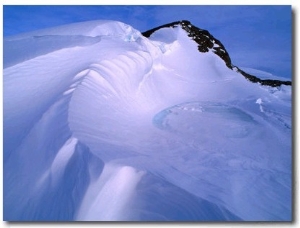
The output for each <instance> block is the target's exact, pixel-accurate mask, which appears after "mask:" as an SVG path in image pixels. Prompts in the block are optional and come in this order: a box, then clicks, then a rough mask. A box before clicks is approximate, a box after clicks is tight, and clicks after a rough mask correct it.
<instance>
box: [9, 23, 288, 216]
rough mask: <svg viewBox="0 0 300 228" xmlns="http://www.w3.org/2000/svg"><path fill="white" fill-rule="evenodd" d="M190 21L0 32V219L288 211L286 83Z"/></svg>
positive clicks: (71, 26)
mask: <svg viewBox="0 0 300 228" xmlns="http://www.w3.org/2000/svg"><path fill="white" fill-rule="evenodd" d="M189 27H191V26H189V25H186V26H185V27H184V26H182V24H180V23H179V24H172V26H165V27H161V28H158V29H155V30H154V31H151V32H150V33H148V37H145V36H144V35H145V34H144V35H143V34H142V33H141V32H139V31H137V30H135V29H134V28H132V27H131V26H129V25H126V24H124V23H121V22H116V21H91V22H84V23H77V24H71V25H66V26H62V27H57V28H52V29H47V30H41V31H36V32H32V33H27V34H21V35H18V36H14V37H8V38H6V39H4V68H5V69H4V79H3V88H4V220H6V221H73V220H77V221H239V220H244V221H290V220H291V217H292V211H291V210H292V207H291V203H292V199H291V197H292V194H291V190H292V181H291V178H292V169H291V166H292V161H291V157H292V143H291V138H292V137H291V86H290V85H289V84H287V85H285V84H282V85H280V86H268V85H263V83H253V82H251V81H249V80H247V79H246V78H245V77H244V76H243V75H242V74H241V71H239V68H237V67H235V66H233V65H228V62H227V63H226V62H225V61H224V59H223V58H222V56H221V54H220V53H223V52H224V53H225V52H226V50H225V48H224V47H223V46H221V45H220V42H219V41H218V42H217V41H211V42H212V43H213V46H211V45H210V44H209V45H210V47H209V48H207V49H205V52H201V51H199V50H200V49H199V45H200V44H199V43H197V42H195V41H196V40H197V39H196V38H197V37H196V35H197V34H198V33H195V34H194V36H192V37H191V33H188V31H187V28H189ZM193 29H194V30H195V27H194V26H193ZM199 31H202V30H199ZM203 34H204V35H205V34H206V35H207V33H203ZM203 34H202V35H203ZM198 35H199V34H198ZM204 35H203V36H204ZM207 36H208V35H207ZM216 50H218V53H219V54H218V53H216V52H217V51H216ZM222 50H223V52H222ZM253 72H255V70H253ZM265 75H266V74H265ZM269 79H270V80H272V78H269ZM277 79H278V78H276V80H277Z"/></svg>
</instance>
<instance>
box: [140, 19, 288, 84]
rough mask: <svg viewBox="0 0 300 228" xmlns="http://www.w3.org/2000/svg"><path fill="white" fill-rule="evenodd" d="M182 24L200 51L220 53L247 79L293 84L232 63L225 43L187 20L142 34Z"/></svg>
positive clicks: (264, 82)
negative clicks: (246, 70)
mask: <svg viewBox="0 0 300 228" xmlns="http://www.w3.org/2000/svg"><path fill="white" fill-rule="evenodd" d="M177 26H181V27H182V29H184V30H185V31H186V32H187V35H188V36H189V37H191V38H192V40H194V41H195V42H196V43H197V44H198V50H199V51H200V52H208V51H209V50H212V51H213V52H214V53H215V54H216V55H218V56H219V57H220V58H221V59H223V60H224V62H225V64H226V66H227V67H228V68H230V69H233V68H236V69H237V72H239V73H240V74H241V75H243V76H244V77H245V78H246V79H248V80H249V81H251V82H253V83H260V84H261V85H267V86H272V87H277V86H281V85H292V82H291V81H280V80H273V79H260V78H258V77H256V76H254V75H251V74H248V73H246V72H244V71H242V70H241V69H239V68H238V67H236V66H234V65H233V64H232V63H231V59H230V56H229V54H228V52H227V51H226V49H225V47H224V45H223V44H222V43H221V42H220V41H219V40H217V39H216V38H215V37H213V36H212V35H211V34H210V33H209V32H208V31H207V30H204V29H200V28H197V27H196V26H194V25H192V24H191V23H190V22H189V21H187V20H182V21H175V22H172V23H168V24H164V25H161V26H158V27H156V28H153V29H150V30H148V31H146V32H143V33H142V35H143V36H145V37H150V36H151V34H152V33H154V32H155V31H157V30H159V29H161V28H169V27H172V28H174V27H177Z"/></svg>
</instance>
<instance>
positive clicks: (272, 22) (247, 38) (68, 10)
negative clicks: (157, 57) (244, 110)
mask: <svg viewBox="0 0 300 228" xmlns="http://www.w3.org/2000/svg"><path fill="white" fill-rule="evenodd" d="M103 19H105V20H117V21H122V22H124V23H126V24H129V25H131V26H133V27H134V28H136V29H138V30H140V31H141V32H143V31H146V30H148V29H151V28H153V27H156V26H159V25H162V24H165V23H170V22H173V21H178V20H189V21H191V23H192V24H194V25H195V26H197V27H199V28H202V29H206V30H208V31H209V32H210V33H211V34H212V35H213V36H214V37H215V38H217V39H219V40H220V41H221V42H222V43H223V45H224V46H225V48H226V49H227V51H228V53H229V55H230V57H231V59H232V63H233V64H234V65H237V66H238V67H250V68H255V69H258V70H263V71H267V72H269V73H272V74H274V75H277V76H281V77H286V78H291V77H292V67H291V64H292V63H291V61H292V10H291V6H279V5H278V6H275V5H274V6H246V5H244V6H229V5H225V6H224V5H223V6H207V5H206V6H204V5H202V6H201V5H189V6H184V5H176V6H175V5H174V6H172V5H167V6H164V5H151V6H150V5H149V6H145V5H143V6H138V5H135V6H134V5H129V6H122V5H112V6H109V5H105V6H104V5H102V6H101V5H95V6H93V5H85V6H72V5H64V6H62V5H60V6H54V5H52V6H50V5H48V6H47V5H41V6H34V5H33V6H32V5H30V6H29V5H13V6H10V5H4V6H3V35H4V37H5V36H10V35H15V34H18V33H23V32H28V31H33V30H38V29H44V28H48V27H53V26H59V25H64V24H69V23H74V22H81V21H89V20H103Z"/></svg>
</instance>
